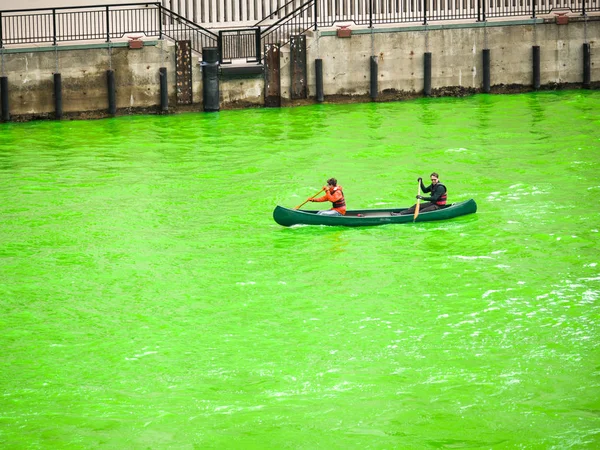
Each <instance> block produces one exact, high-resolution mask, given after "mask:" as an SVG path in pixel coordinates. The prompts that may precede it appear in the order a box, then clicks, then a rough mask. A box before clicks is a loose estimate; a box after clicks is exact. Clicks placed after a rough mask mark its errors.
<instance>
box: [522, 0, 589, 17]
mask: <svg viewBox="0 0 600 450" xmlns="http://www.w3.org/2000/svg"><path fill="white" fill-rule="evenodd" d="M535 2H536V0H532V1H531V8H532V9H533V14H532V18H533V19H535ZM583 2H584V3H585V0H583Z"/></svg>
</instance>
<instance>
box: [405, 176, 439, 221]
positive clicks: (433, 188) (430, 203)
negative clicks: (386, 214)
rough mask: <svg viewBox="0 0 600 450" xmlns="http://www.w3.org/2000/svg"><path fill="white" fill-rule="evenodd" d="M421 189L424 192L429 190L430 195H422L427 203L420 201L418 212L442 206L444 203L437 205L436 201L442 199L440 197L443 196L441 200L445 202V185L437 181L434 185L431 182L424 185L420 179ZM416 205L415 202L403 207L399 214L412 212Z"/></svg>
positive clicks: (433, 209)
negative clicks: (408, 206)
mask: <svg viewBox="0 0 600 450" xmlns="http://www.w3.org/2000/svg"><path fill="white" fill-rule="evenodd" d="M421 190H422V191H423V192H424V193H427V192H431V197H423V200H425V201H426V202H427V203H422V204H421V205H420V207H419V212H427V211H435V210H436V209H440V208H443V206H444V205H438V203H441V201H440V200H442V197H444V198H443V202H444V203H445V200H446V199H445V194H446V186H444V185H443V184H442V183H439V182H438V183H437V184H436V185H434V184H433V183H431V184H430V185H429V186H427V187H425V186H424V185H423V182H422V181H421ZM416 207H417V205H416V204H415V205H413V206H411V207H410V208H408V209H405V210H404V211H402V212H401V213H400V214H403V215H404V214H414V213H415V208H416Z"/></svg>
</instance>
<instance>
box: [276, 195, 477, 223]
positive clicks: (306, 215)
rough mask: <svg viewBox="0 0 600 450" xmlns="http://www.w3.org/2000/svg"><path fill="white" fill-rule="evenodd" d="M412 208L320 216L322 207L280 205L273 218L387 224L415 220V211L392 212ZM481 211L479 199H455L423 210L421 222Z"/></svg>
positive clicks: (294, 220) (292, 220)
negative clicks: (309, 209)
mask: <svg viewBox="0 0 600 450" xmlns="http://www.w3.org/2000/svg"><path fill="white" fill-rule="evenodd" d="M406 209H408V208H391V209H357V210H352V211H346V215H345V216H320V215H318V214H317V212H318V211H306V210H304V209H298V210H296V209H288V208H284V207H283V206H277V207H276V208H275V210H274V211H273V219H275V222H277V223H278V224H279V225H283V226H284V227H290V226H292V225H300V224H303V225H330V226H343V227H365V226H373V225H386V224H390V223H411V222H412V221H413V215H412V214H409V215H405V216H401V215H392V213H395V214H397V213H399V212H400V211H404V210H406ZM476 211H477V203H475V200H473V199H470V200H465V201H464V202H458V203H452V204H451V205H447V206H446V207H444V208H442V209H438V210H436V211H431V212H424V213H421V214H419V216H418V217H417V222H428V221H431V220H446V219H453V218H454V217H458V216H464V215H465V214H472V213H474V212H476Z"/></svg>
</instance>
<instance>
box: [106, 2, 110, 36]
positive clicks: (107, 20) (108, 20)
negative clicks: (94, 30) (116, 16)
mask: <svg viewBox="0 0 600 450" xmlns="http://www.w3.org/2000/svg"><path fill="white" fill-rule="evenodd" d="M106 42H110V14H109V11H108V6H107V7H106Z"/></svg>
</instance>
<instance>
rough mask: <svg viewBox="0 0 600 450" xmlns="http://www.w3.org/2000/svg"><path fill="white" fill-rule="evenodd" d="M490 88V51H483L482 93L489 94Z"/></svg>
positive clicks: (487, 49) (485, 49)
mask: <svg viewBox="0 0 600 450" xmlns="http://www.w3.org/2000/svg"><path fill="white" fill-rule="evenodd" d="M490 90H491V87H490V49H489V48H484V49H483V92H485V93H486V94H489V93H490Z"/></svg>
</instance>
